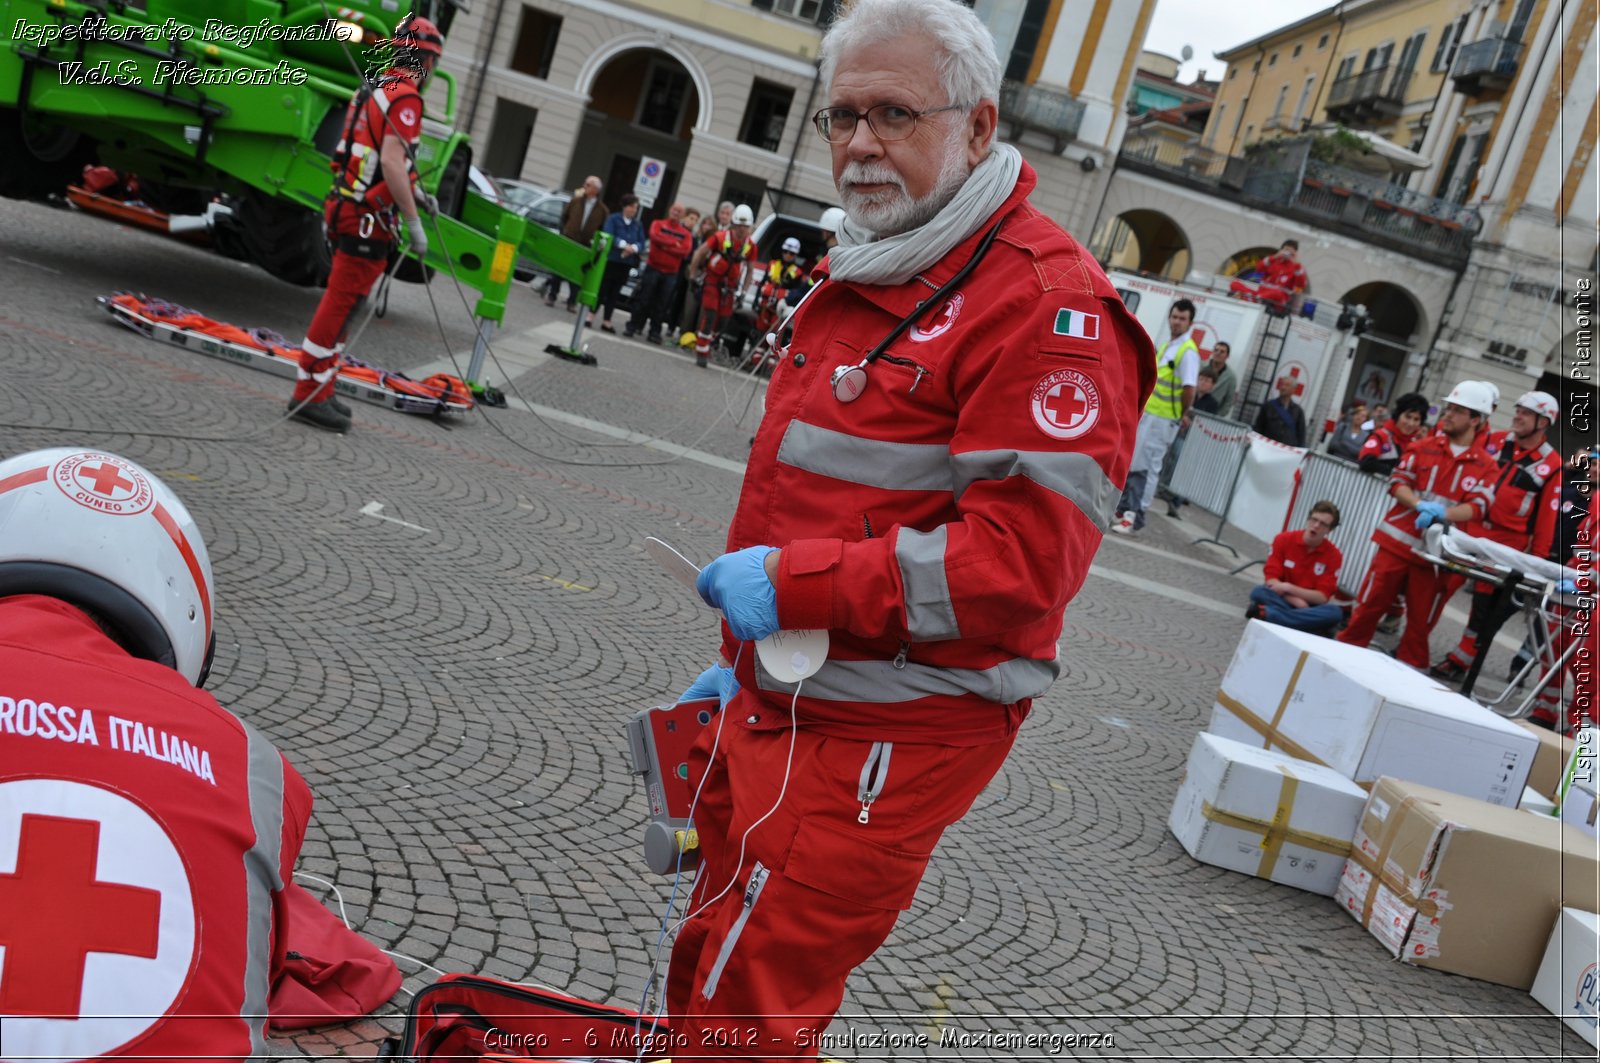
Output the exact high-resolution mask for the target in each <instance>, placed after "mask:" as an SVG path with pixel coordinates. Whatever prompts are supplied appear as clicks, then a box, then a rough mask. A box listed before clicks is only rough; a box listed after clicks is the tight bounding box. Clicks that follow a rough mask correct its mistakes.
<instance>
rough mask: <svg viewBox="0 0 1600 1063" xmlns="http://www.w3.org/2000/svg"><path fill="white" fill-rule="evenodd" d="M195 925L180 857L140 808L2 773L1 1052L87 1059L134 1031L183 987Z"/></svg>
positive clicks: (161, 1014)
mask: <svg viewBox="0 0 1600 1063" xmlns="http://www.w3.org/2000/svg"><path fill="white" fill-rule="evenodd" d="M196 932H197V925H196V919H195V910H194V892H193V889H192V888H191V885H190V882H189V874H188V871H187V869H186V868H185V867H184V863H183V858H182V857H181V856H179V855H178V850H177V847H176V846H175V845H174V844H173V842H172V839H171V838H170V837H169V836H168V834H167V832H166V829H165V828H163V827H162V826H161V824H160V823H159V822H157V821H156V819H155V818H154V817H153V816H151V815H150V813H149V812H147V811H146V810H145V809H144V808H142V807H141V806H139V805H138V804H135V803H134V802H133V801H130V800H129V799H128V798H126V797H124V796H122V795H121V794H118V793H114V792H113V791H111V790H106V789H102V788H101V787H99V786H93V785H89V784H85V783H78V782H71V781H68V780H65V779H17V780H12V781H9V782H4V783H0V946H4V950H3V952H0V1022H3V1023H4V1024H5V1031H6V1043H5V1047H6V1050H7V1053H8V1055H9V1054H13V1053H14V1054H16V1055H20V1056H30V1055H48V1056H65V1057H66V1058H69V1059H88V1058H94V1057H98V1056H103V1055H108V1054H110V1053H111V1052H113V1051H115V1050H116V1049H118V1048H120V1047H122V1046H123V1045H126V1044H128V1043H129V1042H130V1041H133V1040H134V1039H136V1038H138V1037H141V1036H142V1035H144V1034H145V1033H146V1032H147V1031H148V1030H149V1029H150V1028H151V1027H152V1026H155V1025H156V1024H157V1023H160V1022H161V1021H163V1019H164V1018H165V1016H166V1015H167V1014H168V1013H169V1012H171V1010H172V1009H173V1007H174V1005H175V1004H176V1003H177V1002H178V1001H179V1000H180V999H181V998H182V996H183V991H184V988H185V986H186V985H187V984H188V980H189V972H190V969H191V968H192V967H193V965H194V960H195V957H196V955H197V949H196ZM15 1016H26V1017H15Z"/></svg>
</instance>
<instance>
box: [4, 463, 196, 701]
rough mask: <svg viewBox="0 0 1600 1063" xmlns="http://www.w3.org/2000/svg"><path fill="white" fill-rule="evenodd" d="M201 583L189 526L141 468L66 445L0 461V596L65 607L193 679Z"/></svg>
mask: <svg viewBox="0 0 1600 1063" xmlns="http://www.w3.org/2000/svg"><path fill="white" fill-rule="evenodd" d="M211 590H212V580H211V559H210V558H209V557H208V556H207V554H206V544H205V540H204V539H202V538H201V536H200V528H199V527H198V526H197V525H196V524H195V522H194V518H193V517H191V516H190V515H189V511H188V510H187V509H185V508H184V505H183V503H182V502H180V501H179V500H178V496H177V495H175V494H173V493H172V490H171V488H169V487H167V485H166V484H164V483H162V482H161V481H160V480H159V479H157V478H156V477H155V476H154V475H153V474H152V473H150V472H149V471H148V470H146V469H144V468H142V467H141V466H139V465H136V464H134V463H133V462H131V461H129V460H128V459H127V458H122V457H118V456H117V455H115V454H108V453H106V452H105V451H99V450H82V449H77V448H73V447H57V448H54V449H50V450H36V451H33V452H31V453H28V454H19V455H17V456H16V457H12V458H7V459H6V460H5V461H0V598H4V597H7V596H9V595H15V594H42V595H46V596H48V597H51V598H60V599H61V600H62V601H66V602H70V603H72V604H73V605H76V606H78V607H79V608H81V609H84V610H86V611H88V612H89V613H91V614H92V615H93V616H94V618H95V619H96V620H98V621H99V622H100V623H101V624H102V625H103V626H104V627H105V628H106V629H107V630H108V631H109V632H110V633H111V635H112V637H113V638H115V639H116V640H117V642H118V643H119V644H120V645H121V646H122V647H123V648H125V649H126V650H127V651H128V652H129V653H132V654H133V655H134V656H136V657H143V658H146V659H148V660H152V661H157V662H159V663H161V664H165V665H167V666H168V667H171V668H175V669H176V670H177V671H178V672H179V673H181V674H182V675H183V677H184V678H185V679H187V680H188V681H189V682H191V683H193V684H195V685H196V686H199V685H201V684H202V683H204V682H205V678H206V673H207V672H208V671H209V670H210V668H211V655H212V651H213V649H214V648H215V645H216V640H215V638H214V637H213V635H212V628H211V624H212V612H211Z"/></svg>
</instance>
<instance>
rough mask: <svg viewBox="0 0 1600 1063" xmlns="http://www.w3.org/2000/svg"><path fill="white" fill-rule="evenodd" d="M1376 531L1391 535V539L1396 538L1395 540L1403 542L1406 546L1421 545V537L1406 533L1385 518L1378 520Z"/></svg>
mask: <svg viewBox="0 0 1600 1063" xmlns="http://www.w3.org/2000/svg"><path fill="white" fill-rule="evenodd" d="M1378 531H1379V533H1381V534H1383V535H1387V536H1389V537H1391V538H1393V539H1396V540H1398V541H1400V542H1402V543H1405V544H1406V545H1407V546H1421V545H1422V537H1421V536H1417V535H1408V534H1406V533H1405V532H1403V531H1401V530H1400V529H1399V528H1396V527H1395V526H1394V525H1393V524H1390V523H1389V522H1388V521H1386V520H1380V521H1379V522H1378Z"/></svg>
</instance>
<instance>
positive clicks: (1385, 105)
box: [1204, 0, 1533, 168]
mask: <svg viewBox="0 0 1600 1063" xmlns="http://www.w3.org/2000/svg"><path fill="white" fill-rule="evenodd" d="M1528 2H1530V3H1531V2H1533V0H1528ZM1472 6H1473V0H1349V2H1346V3H1339V4H1334V5H1332V6H1331V7H1328V8H1326V9H1324V10H1322V11H1319V12H1317V13H1316V14H1314V15H1311V16H1310V17H1308V18H1304V19H1301V20H1300V21H1298V22H1294V23H1291V24H1289V25H1287V26H1284V27H1283V28H1281V29H1278V30H1274V31H1273V32H1271V33H1269V34H1266V35H1264V36H1262V37H1258V38H1256V39H1255V40H1252V41H1247V42H1245V43H1244V44H1241V45H1239V46H1238V47H1236V48H1231V49H1229V50H1227V51H1225V52H1219V53H1217V58H1219V59H1222V60H1224V61H1225V62H1226V63H1227V64H1228V70H1227V73H1226V74H1225V75H1223V78H1222V84H1221V86H1220V87H1219V88H1218V90H1217V102H1216V105H1215V106H1214V107H1213V109H1212V112H1211V119H1210V121H1209V123H1208V124H1207V126H1206V132H1205V137H1204V143H1205V145H1206V146H1207V147H1210V148H1213V149H1215V150H1217V151H1220V152H1223V153H1226V154H1229V155H1237V154H1240V153H1241V152H1242V151H1243V150H1244V149H1245V148H1246V147H1248V146H1249V145H1251V144H1254V143H1257V142H1258V141H1261V140H1264V139H1269V138H1272V137H1281V136H1285V135H1292V134H1296V133H1302V132H1306V131H1310V130H1315V129H1318V128H1330V127H1334V126H1339V125H1342V126H1344V127H1346V128H1349V129H1352V130H1360V131H1364V132H1366V133H1369V134H1373V135H1376V136H1378V137H1381V138H1383V140H1384V141H1385V142H1387V143H1388V144H1393V145H1395V147H1397V148H1399V149H1404V150H1406V151H1416V150H1417V149H1419V148H1420V147H1421V146H1422V143H1423V140H1424V138H1425V135H1426V133H1427V130H1428V127H1429V124H1430V122H1431V119H1432V115H1433V111H1434V106H1435V104H1436V103H1437V102H1438V101H1439V99H1440V97H1441V96H1442V95H1443V94H1444V92H1445V91H1446V90H1447V89H1448V88H1449V86H1450V81H1449V70H1450V65H1451V62H1452V61H1453V59H1454V57H1455V52H1456V49H1457V46H1458V44H1459V40H1460V37H1461V33H1462V29H1463V27H1464V24H1465V20H1466V18H1467V16H1468V11H1469V8H1471V7H1472ZM1379 150H1380V151H1381V150H1384V149H1383V147H1382V146H1380V147H1379ZM1391 154H1392V156H1393V158H1392V159H1391V161H1393V162H1397V163H1401V164H1402V168H1415V166H1416V164H1417V163H1419V162H1420V159H1408V158H1406V156H1405V155H1403V154H1402V153H1401V152H1398V151H1396V152H1393V153H1391Z"/></svg>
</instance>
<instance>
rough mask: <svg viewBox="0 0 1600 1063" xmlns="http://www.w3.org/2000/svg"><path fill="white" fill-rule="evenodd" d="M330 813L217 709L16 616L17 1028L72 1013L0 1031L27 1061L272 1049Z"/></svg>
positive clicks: (83, 630) (140, 666)
mask: <svg viewBox="0 0 1600 1063" xmlns="http://www.w3.org/2000/svg"><path fill="white" fill-rule="evenodd" d="M310 813H311V793H310V791H309V790H308V789H307V788H306V784H305V782H304V780H302V779H301V778H300V776H299V774H298V773H297V772H296V771H295V770H294V768H292V767H291V766H290V765H289V764H288V762H287V761H285V760H284V759H283V757H282V756H280V755H279V754H278V752H277V750H275V749H273V747H272V745H271V743H269V742H268V741H267V740H266V739H265V738H263V737H262V736H261V735H260V734H258V733H256V732H255V731H254V730H252V729H251V728H249V727H247V726H246V725H245V724H243V723H241V722H240V721H239V720H238V719H237V718H235V717H234V716H232V715H231V714H229V713H228V712H227V711H226V710H224V709H223V708H222V707H221V706H220V705H218V704H217V702H216V700H215V699H213V698H212V697H211V696H210V695H209V694H206V693H204V692H203V691H200V690H196V689H195V688H194V687H191V686H190V685H189V684H188V683H186V682H184V680H183V678H182V677H181V676H180V675H179V674H178V673H177V672H175V671H173V670H172V669H170V668H167V667H164V666H162V665H159V664H156V663H154V662H151V661H144V660H138V659H135V658H133V657H130V656H129V655H128V653H127V652H126V651H125V650H123V649H122V648H121V647H120V646H118V645H117V644H116V643H114V642H112V641H111V639H110V638H108V637H107V636H106V635H105V634H104V633H103V632H101V630H100V629H99V627H97V626H96V625H95V624H94V622H93V621H91V620H90V619H89V617H88V616H86V615H85V614H84V613H82V612H80V611H79V610H77V609H75V608H74V607H72V606H70V605H68V604H66V603H65V602H61V601H57V600H56V599H53V598H43V597H38V596H32V595H25V596H16V597H11V598H5V599H0V869H4V868H14V870H12V871H9V872H7V871H3V870H0V945H4V946H5V950H6V951H5V962H4V966H3V968H0V1016H5V1015H19V1014H21V1015H28V1014H32V1015H50V1014H55V1015H60V1016H65V1017H64V1018H57V1019H47V1018H31V1019H24V1018H0V1022H3V1023H4V1024H5V1048H6V1051H7V1054H8V1056H9V1055H10V1054H13V1053H15V1054H18V1055H30V1054H38V1055H48V1056H50V1057H51V1058H65V1059H74V1060H75V1059H85V1058H94V1057H98V1056H102V1055H111V1056H118V1055H137V1056H141V1057H144V1058H149V1059H181V1058H185V1057H189V1056H200V1055H204V1056H205V1058H207V1059H243V1058H244V1057H245V1056H248V1055H253V1054H257V1053H260V1052H262V1051H263V1048H264V1042H263V1041H262V1023H263V1021H264V1020H263V1019H262V1018H260V1017H259V1016H262V1015H264V1014H265V1012H266V1008H267V992H268V985H269V977H270V975H271V973H272V970H273V968H275V967H276V966H277V965H278V964H279V963H280V962H281V961H282V959H283V951H284V946H283V937H282V930H281V926H282V921H283V914H282V908H281V905H282V904H283V890H284V887H285V885H286V884H287V883H289V881H290V874H291V870H292V868H293V866H294V861H295V857H296V855H297V854H298V853H299V851H300V843H301V841H302V840H303V838H304V836H305V828H306V820H307V819H308V818H309V816H310ZM242 1014H246V1015H251V1016H257V1017H254V1018H250V1019H245V1018H241V1017H240V1016H241V1015H242ZM80 1015H81V1016H84V1017H81V1018H80V1017H79V1016H80ZM91 1015H93V1016H101V1017H100V1018H93V1019H91V1018H88V1016H91Z"/></svg>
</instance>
